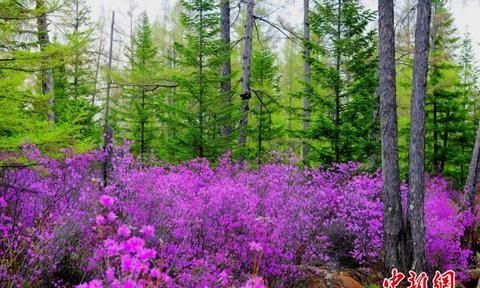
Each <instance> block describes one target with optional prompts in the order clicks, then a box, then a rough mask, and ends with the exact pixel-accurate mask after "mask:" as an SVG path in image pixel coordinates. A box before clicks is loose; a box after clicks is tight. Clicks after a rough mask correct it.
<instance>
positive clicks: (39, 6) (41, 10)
mask: <svg viewBox="0 0 480 288" xmlns="http://www.w3.org/2000/svg"><path fill="white" fill-rule="evenodd" d="M35 5H36V6H35V9H36V10H37V13H38V16H37V31H38V32H37V38H38V45H39V47H40V51H42V52H43V51H45V49H47V47H48V45H49V44H50V40H49V37H48V19H47V12H46V11H47V6H46V5H45V0H36V1H35ZM47 62H48V59H47ZM53 85H54V83H53V68H52V67H45V68H44V69H43V71H42V93H43V95H45V96H47V97H48V99H49V100H48V104H49V111H48V121H50V122H52V123H53V122H55V95H54V90H53V88H54V86H53Z"/></svg>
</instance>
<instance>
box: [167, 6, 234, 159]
mask: <svg viewBox="0 0 480 288" xmlns="http://www.w3.org/2000/svg"><path fill="white" fill-rule="evenodd" d="M180 3H181V4H182V7H183V9H184V11H183V13H182V17H181V20H182V24H183V25H184V28H185V33H184V38H183V39H182V41H177V42H176V43H175V50H176V52H177V55H178V57H179V58H178V61H177V66H176V67H177V68H178V69H177V70H176V71H175V72H176V73H175V75H174V80H175V81H176V82H177V83H178V89H177V90H176V99H175V107H174V110H175V111H176V116H177V127H178V128H181V129H178V130H177V132H176V133H175V135H174V136H173V137H172V139H171V143H172V144H173V145H171V147H175V148H176V150H175V153H171V155H175V158H176V159H175V160H180V159H188V158H192V157H207V158H208V159H216V158H217V157H218V155H220V154H222V153H223V152H224V145H225V143H224V141H222V139H221V136H220V128H221V124H222V123H221V121H220V120H221V119H223V118H224V117H223V115H222V114H223V113H226V112H227V111H225V109H221V108H222V105H221V104H220V103H222V102H223V101H224V100H223V97H222V95H220V91H219V89H220V83H221V77H220V76H219V75H220V65H221V63H222V61H223V59H224V58H223V57H224V56H223V53H224V52H223V51H224V49H223V47H222V42H221V40H220V38H219V28H220V26H219V25H220V24H219V23H220V18H219V14H218V11H219V8H218V5H217V3H216V1H213V0H194V1H180Z"/></svg>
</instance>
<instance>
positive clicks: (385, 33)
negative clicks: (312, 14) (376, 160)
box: [378, 0, 406, 272]
mask: <svg viewBox="0 0 480 288" xmlns="http://www.w3.org/2000/svg"><path fill="white" fill-rule="evenodd" d="M378 15H379V34H378V35H379V39H378V56H379V59H378V60H379V88H378V91H379V94H380V123H381V140H382V180H383V187H382V188H383V189H382V190H383V203H384V212H383V213H384V250H385V256H384V257H385V259H384V260H385V268H386V271H388V272H390V271H391V269H392V268H397V269H399V270H404V271H405V270H406V269H405V268H406V262H405V260H404V254H403V252H404V251H403V248H404V247H405V246H406V239H405V230H404V229H405V227H404V221H403V213H402V204H401V195H400V173H399V165H398V136H397V133H398V131H397V130H398V128H397V103H396V87H395V85H396V80H395V78H396V75H395V73H396V72H395V31H394V5H393V0H379V1H378Z"/></svg>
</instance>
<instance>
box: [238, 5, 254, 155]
mask: <svg viewBox="0 0 480 288" xmlns="http://www.w3.org/2000/svg"><path fill="white" fill-rule="evenodd" d="M246 3H247V18H246V23H245V36H244V41H245V42H244V47H243V55H242V62H243V65H242V70H243V76H242V93H241V94H240V97H241V100H242V103H241V106H240V123H239V126H238V129H239V134H238V145H239V146H240V148H245V146H246V144H247V125H248V110H249V107H248V101H249V100H250V98H251V97H252V92H251V90H250V65H251V62H252V40H253V25H254V21H255V19H254V14H253V13H254V10H255V0H246ZM242 154H244V152H242ZM244 156H245V155H242V157H244Z"/></svg>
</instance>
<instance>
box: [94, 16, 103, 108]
mask: <svg viewBox="0 0 480 288" xmlns="http://www.w3.org/2000/svg"><path fill="white" fill-rule="evenodd" d="M103 28H104V24H103V21H102V29H101V30H100V44H99V45H98V54H97V63H96V65H95V78H94V82H93V88H94V89H95V90H94V91H93V93H92V103H91V104H92V106H95V97H96V95H97V91H98V89H97V84H98V74H99V72H100V60H101V59H102V58H101V57H102V50H103Z"/></svg>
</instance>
